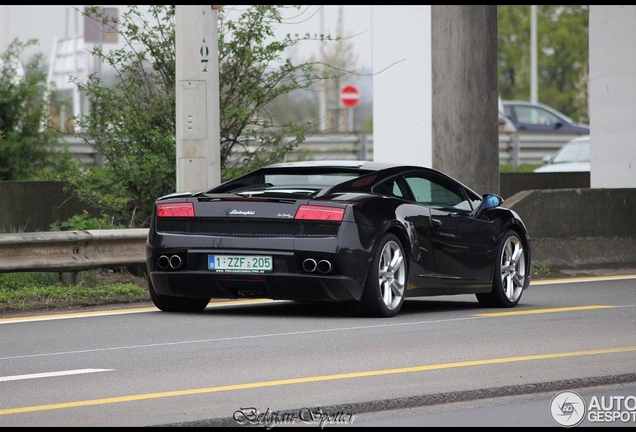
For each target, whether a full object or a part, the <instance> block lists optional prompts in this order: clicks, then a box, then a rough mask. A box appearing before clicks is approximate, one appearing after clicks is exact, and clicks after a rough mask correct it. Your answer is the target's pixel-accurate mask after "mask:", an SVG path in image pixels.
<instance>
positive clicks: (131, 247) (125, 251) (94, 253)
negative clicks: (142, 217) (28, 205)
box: [0, 228, 148, 283]
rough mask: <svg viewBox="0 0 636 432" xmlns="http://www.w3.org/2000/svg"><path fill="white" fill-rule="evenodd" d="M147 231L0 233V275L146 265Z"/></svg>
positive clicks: (67, 279)
mask: <svg viewBox="0 0 636 432" xmlns="http://www.w3.org/2000/svg"><path fill="white" fill-rule="evenodd" d="M147 238H148V229H147V228H133V229H113V230H87V231H51V232H27V233H10V234H0V272H5V273H8V272H27V271H29V272H38V271H40V272H59V273H60V280H61V281H62V282H64V283H72V282H73V281H75V280H76V278H77V272H79V271H83V270H90V269H96V268H107V267H139V266H145V264H146V239H147Z"/></svg>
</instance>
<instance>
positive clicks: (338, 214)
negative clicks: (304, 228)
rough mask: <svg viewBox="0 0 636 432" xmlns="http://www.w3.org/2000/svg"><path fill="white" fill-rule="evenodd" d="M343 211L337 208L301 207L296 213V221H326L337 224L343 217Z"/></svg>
mask: <svg viewBox="0 0 636 432" xmlns="http://www.w3.org/2000/svg"><path fill="white" fill-rule="evenodd" d="M344 212H345V209H343V208H338V207H325V206H312V205H301V206H300V207H298V211H297V212H296V217H295V218H296V219H311V220H328V221H336V222H339V221H341V220H342V218H343V217H344Z"/></svg>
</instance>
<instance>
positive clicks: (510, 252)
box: [476, 230, 530, 308]
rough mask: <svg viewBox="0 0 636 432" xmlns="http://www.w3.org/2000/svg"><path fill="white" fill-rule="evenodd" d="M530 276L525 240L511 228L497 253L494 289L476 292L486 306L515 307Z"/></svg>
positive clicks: (480, 302) (478, 299) (481, 302)
mask: <svg viewBox="0 0 636 432" xmlns="http://www.w3.org/2000/svg"><path fill="white" fill-rule="evenodd" d="M529 277H530V269H529V266H528V263H527V258H526V252H525V246H524V244H523V241H522V240H521V239H520V238H519V235H518V234H517V233H516V232H515V231H513V230H509V231H508V232H507V233H506V234H505V235H504V237H503V239H502V240H501V245H500V246H499V251H498V253H497V262H496V263H495V273H494V275H493V282H492V291H491V292H489V293H482V294H476V296H477V301H479V304H481V305H482V306H485V307H500V308H511V307H514V306H516V305H517V303H519V300H520V299H521V294H523V290H524V289H525V288H526V287H527V285H528V282H529Z"/></svg>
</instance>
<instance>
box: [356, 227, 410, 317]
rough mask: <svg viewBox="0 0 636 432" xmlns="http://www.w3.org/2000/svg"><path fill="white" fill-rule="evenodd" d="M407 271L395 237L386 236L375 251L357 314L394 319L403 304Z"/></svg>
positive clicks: (402, 249)
mask: <svg viewBox="0 0 636 432" xmlns="http://www.w3.org/2000/svg"><path fill="white" fill-rule="evenodd" d="M407 271H408V268H407V262H406V255H405V254H404V248H403V247H402V243H401V242H400V240H399V239H398V238H397V237H396V236H395V235H393V234H386V235H385V236H384V237H383V238H382V240H381V241H380V243H378V246H377V248H376V251H375V255H374V257H373V261H372V262H371V268H370V270H369V275H368V276H367V281H366V284H365V287H364V292H363V293H362V298H361V299H360V301H359V302H357V303H356V307H357V310H358V311H359V312H360V313H361V314H362V315H365V316H373V317H379V318H386V317H393V316H395V315H397V313H398V312H399V311H400V309H401V308H402V304H403V303H404V290H405V287H406V282H407V274H408V273H407Z"/></svg>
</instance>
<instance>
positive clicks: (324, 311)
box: [202, 297, 490, 319]
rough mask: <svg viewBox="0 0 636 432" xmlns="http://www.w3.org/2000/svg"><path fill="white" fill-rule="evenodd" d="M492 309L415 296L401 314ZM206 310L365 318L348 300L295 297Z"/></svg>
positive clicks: (225, 313) (473, 302)
mask: <svg viewBox="0 0 636 432" xmlns="http://www.w3.org/2000/svg"><path fill="white" fill-rule="evenodd" d="M484 310H490V309H486V308H483V307H482V306H480V305H479V303H478V302H477V301H476V300H471V299H470V298H468V297H464V299H460V298H457V299H449V300H439V299H435V300H432V299H429V298H412V299H407V300H405V301H404V304H403V305H402V309H401V310H400V312H399V313H398V316H407V315H416V314H424V313H431V312H449V311H473V312H483V311H484ZM202 313H203V314H206V315H207V314H209V315H217V316H218V315H223V316H259V317H263V316H276V317H304V318H325V317H327V318H355V319H360V318H364V317H361V316H359V315H356V314H355V313H354V312H352V310H351V308H350V307H349V305H347V304H346V303H337V302H334V303H330V302H295V301H267V300H264V301H263V302H255V303H253V302H245V303H236V302H233V303H232V305H227V306H226V305H223V303H215V304H214V306H212V307H210V306H208V308H207V309H205V311H203V312H202ZM372 319H375V318H372Z"/></svg>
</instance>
